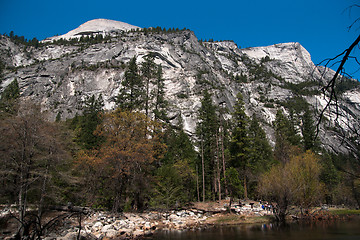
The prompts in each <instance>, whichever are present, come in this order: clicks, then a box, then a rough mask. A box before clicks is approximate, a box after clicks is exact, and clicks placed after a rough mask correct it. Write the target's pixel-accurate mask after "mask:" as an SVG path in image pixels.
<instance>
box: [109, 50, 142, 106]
mask: <svg viewBox="0 0 360 240" xmlns="http://www.w3.org/2000/svg"><path fill="white" fill-rule="evenodd" d="M122 85H123V88H122V89H121V90H120V93H119V95H118V96H117V98H116V103H117V105H118V107H120V108H121V109H124V110H129V111H133V110H142V109H143V104H144V95H145V90H144V84H143V82H142V81H141V77H140V75H139V70H138V66H137V64H136V57H135V56H134V57H133V58H132V59H131V60H130V62H129V66H128V69H127V70H126V71H125V79H124V80H123V82H122Z"/></svg>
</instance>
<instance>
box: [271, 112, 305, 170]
mask: <svg viewBox="0 0 360 240" xmlns="http://www.w3.org/2000/svg"><path fill="white" fill-rule="evenodd" d="M274 128H275V140H276V144H275V151H274V155H275V158H276V160H278V161H280V162H282V163H286V162H288V161H289V159H290V156H291V151H292V146H297V145H298V143H299V140H298V139H299V135H297V133H296V131H295V130H294V129H295V127H294V125H293V124H292V122H291V121H290V120H289V119H288V118H287V117H286V116H285V115H284V114H283V112H282V110H281V109H279V110H278V111H277V113H276V118H275V121H274Z"/></svg>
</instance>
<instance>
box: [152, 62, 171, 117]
mask: <svg viewBox="0 0 360 240" xmlns="http://www.w3.org/2000/svg"><path fill="white" fill-rule="evenodd" d="M153 85H154V88H153V90H152V93H151V95H152V98H153V99H154V106H153V113H154V118H155V120H159V119H160V120H162V121H167V115H166V109H167V107H168V102H167V101H166V99H165V83H164V79H163V73H162V67H161V65H158V66H157V72H156V78H155V79H154V81H153Z"/></svg>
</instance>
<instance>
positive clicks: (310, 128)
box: [301, 107, 318, 151]
mask: <svg viewBox="0 0 360 240" xmlns="http://www.w3.org/2000/svg"><path fill="white" fill-rule="evenodd" d="M301 133H302V136H303V139H302V142H303V146H304V150H312V151H315V150H316V148H317V147H318V141H317V139H316V127H315V123H314V120H313V118H312V114H311V111H310V109H309V107H307V108H306V109H305V112H304V114H303V115H302V125H301Z"/></svg>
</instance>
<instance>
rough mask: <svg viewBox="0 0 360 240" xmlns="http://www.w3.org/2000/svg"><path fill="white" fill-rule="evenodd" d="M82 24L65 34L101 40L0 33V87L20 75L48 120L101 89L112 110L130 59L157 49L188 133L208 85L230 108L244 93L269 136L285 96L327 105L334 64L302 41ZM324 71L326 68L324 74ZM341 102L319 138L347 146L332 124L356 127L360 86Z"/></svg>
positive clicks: (67, 114) (174, 110) (316, 106)
mask: <svg viewBox="0 0 360 240" xmlns="http://www.w3.org/2000/svg"><path fill="white" fill-rule="evenodd" d="M83 25H85V27H84V26H83ZM83 25H82V26H83V27H81V26H80V27H79V28H77V29H75V30H76V31H75V30H73V31H70V32H69V33H67V34H65V35H63V38H65V39H68V40H71V38H73V37H78V36H80V35H81V36H84V35H85V33H86V34H88V35H89V34H90V35H91V33H90V32H91V31H92V32H93V33H96V34H101V35H102V36H103V38H104V40H102V41H101V42H99V43H89V42H85V41H84V42H78V43H71V42H70V41H67V42H66V41H63V42H59V39H60V38H59V37H56V38H50V39H46V40H44V42H45V43H44V44H42V45H40V46H39V47H38V48H35V47H24V46H23V45H21V44H15V43H14V42H13V41H11V40H10V39H9V38H8V37H5V36H1V37H0V60H1V61H2V62H3V63H4V64H5V66H6V70H5V72H4V74H3V81H2V83H1V86H2V88H5V87H6V86H7V85H8V84H9V83H10V82H11V81H13V80H14V79H17V80H18V82H19V85H20V89H21V97H22V98H24V99H31V100H33V101H35V102H37V103H40V104H41V107H42V110H43V111H47V112H48V113H49V118H50V119H51V120H53V119H55V116H56V115H57V114H58V113H61V116H62V119H65V118H71V117H73V116H75V114H76V113H78V112H80V111H81V110H79V108H78V106H79V103H80V102H81V100H82V99H84V98H85V96H91V95H93V94H94V95H96V96H98V95H99V94H102V96H103V99H104V101H105V107H106V109H113V108H115V103H114V101H113V99H114V97H115V96H117V95H118V93H119V90H120V89H121V87H122V85H121V81H122V80H123V79H124V71H125V67H126V63H128V62H129V60H130V59H131V58H132V57H133V56H136V57H137V62H138V64H141V62H142V61H143V57H144V56H146V55H147V54H148V53H150V52H152V53H153V54H155V56H156V58H155V62H156V63H157V64H161V66H162V68H163V72H164V76H163V77H164V79H165V85H166V98H167V100H168V101H169V103H170V110H169V112H168V115H169V117H170V118H171V119H173V120H172V121H173V122H175V121H176V117H177V116H181V118H182V119H183V123H184V128H185V130H186V131H187V132H188V133H189V134H192V133H194V130H195V127H196V123H197V110H198V108H199V107H200V99H201V97H202V92H203V91H204V89H208V90H209V91H210V92H211V93H212V95H213V101H214V103H215V104H217V105H222V106H226V107H227V108H228V109H229V110H230V111H231V110H232V107H233V105H234V103H235V97H236V94H237V93H238V92H241V93H242V94H243V96H244V100H245V104H246V110H247V114H248V115H249V116H251V115H252V114H256V115H257V116H258V118H259V119H261V122H262V126H263V127H264V129H265V130H266V132H267V134H268V137H269V139H270V141H271V142H272V143H274V137H273V129H272V122H273V121H274V119H275V114H276V111H277V109H278V108H283V109H284V110H285V112H288V110H287V108H288V104H286V103H288V102H289V101H291V100H292V99H295V98H296V97H303V98H304V99H305V100H306V101H307V102H308V103H310V104H311V106H312V107H313V110H314V111H315V112H316V113H318V112H319V110H321V109H322V107H324V106H325V104H326V100H327V98H326V97H324V96H323V95H321V93H320V92H319V91H318V89H319V86H320V85H321V84H320V83H323V82H324V81H326V80H328V79H329V78H330V77H331V74H332V71H331V70H329V69H325V68H323V67H317V66H315V65H314V63H313V62H312V61H311V57H310V54H309V53H308V52H307V51H306V49H304V48H303V47H302V46H301V45H300V44H299V43H283V44H276V45H273V46H267V47H256V48H248V49H240V48H238V47H237V46H236V44H235V43H234V42H231V41H223V42H199V41H198V39H197V38H196V36H195V35H194V33H193V32H191V31H189V30H181V31H171V32H169V31H149V30H141V29H139V28H137V27H135V26H131V25H126V24H124V23H120V22H118V23H116V22H114V21H109V20H104V19H100V20H93V21H92V23H91V24H90V25H88V26H91V28H87V27H86V23H85V24H83ZM93 26H97V27H98V31H97V30H96V29H93ZM121 26H126V27H123V28H121ZM79 29H80V30H79ZM131 29H133V30H131ZM135 29H138V30H137V31H135ZM90 30H91V31H90ZM129 30H131V31H129ZM79 34H80V35H79ZM54 40H58V41H57V42H56V41H54ZM324 70H326V71H327V74H322V73H323V72H324ZM339 103H340V104H339V106H340V111H339V113H340V115H337V116H338V117H336V114H335V112H333V111H327V113H326V121H325V122H324V124H323V125H322V128H321V132H320V138H321V142H322V143H323V145H324V146H325V147H327V148H330V149H333V150H336V151H342V152H344V151H346V148H345V147H344V145H340V142H341V138H340V137H338V133H337V131H336V130H335V129H334V128H333V127H336V125H340V126H343V127H345V128H346V127H348V126H346V125H351V126H354V127H357V128H359V122H360V121H359V114H360V90H359V88H351V89H346V90H344V91H343V92H342V93H341V95H339ZM228 117H230V115H228ZM329 127H332V130H329Z"/></svg>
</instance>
